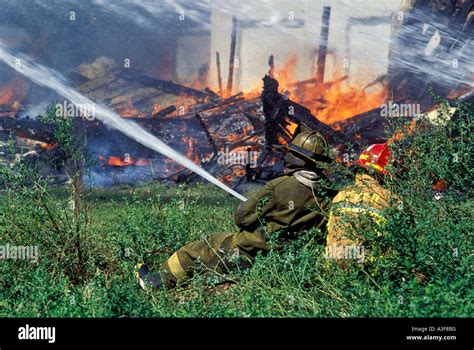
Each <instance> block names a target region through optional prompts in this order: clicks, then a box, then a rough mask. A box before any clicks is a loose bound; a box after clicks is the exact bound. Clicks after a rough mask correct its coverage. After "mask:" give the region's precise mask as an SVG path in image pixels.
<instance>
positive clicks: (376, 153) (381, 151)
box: [356, 143, 390, 175]
mask: <svg viewBox="0 0 474 350" xmlns="http://www.w3.org/2000/svg"><path fill="white" fill-rule="evenodd" d="M389 159H390V149H389V148H388V145H387V144H386V143H376V144H375V145H371V146H369V147H368V148H367V149H366V150H364V151H363V152H362V153H361V155H360V157H359V159H357V160H356V163H357V164H359V165H361V166H363V167H364V168H372V169H375V170H377V171H378V172H381V173H382V174H384V175H386V174H387V173H388V171H387V170H385V167H386V165H387V164H388V161H389Z"/></svg>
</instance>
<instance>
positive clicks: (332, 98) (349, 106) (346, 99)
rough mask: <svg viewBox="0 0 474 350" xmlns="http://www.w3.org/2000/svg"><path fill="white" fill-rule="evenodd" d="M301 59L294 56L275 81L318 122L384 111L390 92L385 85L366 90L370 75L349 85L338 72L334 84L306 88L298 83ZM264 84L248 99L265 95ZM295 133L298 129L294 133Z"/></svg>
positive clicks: (327, 122) (279, 69) (276, 75)
mask: <svg viewBox="0 0 474 350" xmlns="http://www.w3.org/2000/svg"><path fill="white" fill-rule="evenodd" d="M297 63H298V57H297V55H296V54H295V53H293V54H291V55H290V56H289V57H288V58H287V59H286V60H285V62H284V64H283V66H282V67H281V68H277V69H276V70H275V79H277V80H278V82H279V87H280V91H281V92H283V93H285V94H287V95H289V97H290V99H291V100H293V101H295V102H296V103H299V104H301V105H303V106H305V107H306V108H308V109H309V110H310V111H311V113H312V114H313V115H314V116H316V117H317V119H318V120H320V121H322V122H323V123H326V124H331V123H334V122H337V121H341V120H345V119H348V118H351V117H353V116H355V115H358V114H361V113H364V112H367V111H370V110H372V109H375V108H378V107H380V105H381V104H382V103H384V102H385V100H386V97H387V91H386V88H385V86H383V85H382V84H379V85H374V86H371V87H370V89H368V88H365V87H366V84H365V83H363V79H361V78H360V77H362V76H365V75H366V74H368V72H364V73H359V74H358V76H355V77H354V76H352V77H351V83H348V82H347V79H345V76H344V75H343V73H342V72H335V77H334V80H333V82H334V83H331V82H326V83H324V84H319V85H318V84H317V83H316V81H309V82H308V83H306V84H298V83H295V82H296V79H295V77H296V66H297ZM261 86H262V84H261V81H259V82H258V84H256V85H255V86H254V87H253V88H252V89H250V91H249V92H246V93H245V95H244V96H245V98H246V99H250V98H255V97H256V96H258V95H259V93H260V92H261ZM293 131H294V129H293Z"/></svg>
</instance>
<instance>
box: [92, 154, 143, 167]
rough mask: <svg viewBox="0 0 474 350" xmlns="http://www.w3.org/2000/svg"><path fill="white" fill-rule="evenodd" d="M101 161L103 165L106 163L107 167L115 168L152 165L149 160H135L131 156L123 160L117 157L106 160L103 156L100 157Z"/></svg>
mask: <svg viewBox="0 0 474 350" xmlns="http://www.w3.org/2000/svg"><path fill="white" fill-rule="evenodd" d="M99 159H100V160H101V161H102V162H103V163H106V164H107V165H110V166H115V167H125V166H130V165H136V166H147V165H150V161H149V160H148V159H145V158H133V157H130V156H125V157H123V158H121V157H116V156H110V157H108V158H105V157H103V156H99Z"/></svg>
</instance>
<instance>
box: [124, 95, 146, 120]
mask: <svg viewBox="0 0 474 350" xmlns="http://www.w3.org/2000/svg"><path fill="white" fill-rule="evenodd" d="M120 115H121V116H122V117H124V118H143V117H144V116H145V114H143V113H140V112H139V111H138V109H136V108H135V106H134V105H133V103H132V99H131V98H130V97H129V98H128V99H127V107H125V109H123V110H122V111H121V112H120Z"/></svg>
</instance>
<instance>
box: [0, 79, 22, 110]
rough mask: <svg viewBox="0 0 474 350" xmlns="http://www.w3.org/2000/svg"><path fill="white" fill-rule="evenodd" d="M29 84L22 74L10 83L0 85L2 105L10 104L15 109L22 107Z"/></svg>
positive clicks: (0, 101)
mask: <svg viewBox="0 0 474 350" xmlns="http://www.w3.org/2000/svg"><path fill="white" fill-rule="evenodd" d="M26 92H27V86H26V83H25V81H24V79H23V78H22V77H21V76H16V77H15V78H14V79H13V80H12V81H11V82H10V83H9V84H8V85H5V86H3V87H0V105H3V106H8V107H9V108H11V109H12V110H14V111H18V110H19V109H20V108H21V103H20V102H21V101H23V99H24V98H25V97H26Z"/></svg>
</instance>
